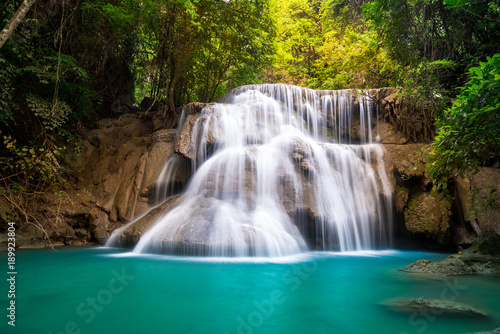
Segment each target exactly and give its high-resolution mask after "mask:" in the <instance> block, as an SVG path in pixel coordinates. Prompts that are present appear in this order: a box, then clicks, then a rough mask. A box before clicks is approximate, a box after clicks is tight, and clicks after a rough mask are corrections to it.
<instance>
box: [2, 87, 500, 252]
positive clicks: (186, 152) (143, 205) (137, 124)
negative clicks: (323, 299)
mask: <svg viewBox="0 0 500 334" xmlns="http://www.w3.org/2000/svg"><path fill="white" fill-rule="evenodd" d="M395 93H396V92H395V90H393V89H380V90H371V91H370V95H371V96H372V98H373V99H374V100H376V101H377V103H378V104H379V114H378V119H376V118H377V115H373V119H372V122H371V124H372V125H373V128H374V131H378V132H379V134H380V140H379V141H380V143H382V144H383V148H384V159H383V163H384V165H385V170H386V177H387V178H388V180H389V181H390V183H391V186H392V191H393V200H394V214H395V221H396V226H395V231H396V234H397V235H401V236H406V237H409V238H417V239H421V240H424V241H426V242H429V243H432V244H434V245H442V246H450V245H462V244H470V243H472V242H473V241H474V239H475V237H476V235H477V233H478V232H479V230H481V231H485V230H495V231H497V233H500V219H499V218H500V212H499V210H497V208H496V207H494V201H492V200H491V198H493V195H494V194H495V192H494V191H493V189H500V172H499V171H498V170H497V169H492V168H483V169H481V171H480V173H479V174H478V175H477V176H476V177H475V178H474V180H472V181H469V180H463V179H458V180H454V189H455V191H456V200H455V201H454V202H453V204H452V205H450V204H449V203H447V202H445V201H442V200H440V199H439V198H437V197H436V196H434V195H432V194H431V189H432V181H431V180H430V178H429V176H428V175H427V173H426V172H425V164H426V154H425V151H423V150H425V149H426V148H428V146H429V143H428V142H415V139H417V140H418V139H419V138H424V137H425V136H426V135H427V134H425V133H424V132H425V131H428V130H427V127H426V126H424V125H422V126H418V125H417V126H414V127H412V129H413V130H412V131H413V132H412V137H413V140H414V141H410V140H408V139H407V138H406V137H405V136H404V135H403V134H402V133H401V132H400V131H398V130H397V129H398V128H400V126H399V125H398V124H396V123H397V119H398V118H403V117H404V115H405V113H409V112H414V111H413V110H412V109H411V108H408V106H405V104H404V103H402V102H401V101H398V99H397V98H396V95H395ZM204 106H205V105H204V104H201V103H192V104H190V105H188V106H187V117H186V120H185V122H184V124H188V125H190V126H184V127H183V128H182V130H181V131H180V132H179V134H178V137H177V140H174V139H175V130H174V129H164V128H163V122H162V121H161V115H160V114H159V113H158V114H154V113H149V114H147V113H144V112H139V113H135V114H126V115H122V116H121V117H120V118H118V119H104V120H101V121H99V123H98V126H97V128H96V129H94V130H91V131H84V132H82V138H83V140H82V146H83V151H82V153H81V155H80V160H81V170H80V172H79V173H78V174H77V176H76V178H75V179H74V180H72V182H68V183H67V184H66V185H65V186H64V189H62V192H61V193H60V194H58V195H53V194H49V195H46V196H44V198H43V199H42V201H43V202H42V203H40V207H41V209H40V217H39V218H40V219H39V220H40V221H42V222H44V224H43V227H42V228H40V226H36V225H35V224H26V223H22V222H18V233H17V237H18V246H25V247H29V246H43V245H46V244H47V238H46V236H48V237H49V238H50V240H51V242H52V244H53V245H62V244H65V245H83V244H90V243H99V244H102V243H104V242H105V241H106V240H107V239H108V238H109V236H110V235H111V233H112V231H113V230H115V229H116V228H118V227H121V226H124V225H125V224H126V223H128V222H131V221H132V220H134V219H136V218H138V217H141V215H143V214H144V213H145V212H146V211H147V210H148V209H149V208H150V207H151V206H152V205H154V204H156V203H153V198H154V197H155V196H153V195H154V194H156V196H158V193H159V192H162V191H163V192H165V191H166V192H169V191H170V193H175V191H176V190H178V189H181V188H182V187H183V185H185V184H186V183H187V181H188V179H189V176H190V170H189V167H190V165H191V163H190V162H189V161H190V160H194V157H193V152H192V145H191V144H190V143H189V140H190V138H191V133H190V131H192V125H193V124H194V122H195V121H196V120H197V119H198V117H200V111H201V109H202V108H203V107H204ZM395 120H396V121H395ZM375 128H377V129H376V130H375ZM419 129H420V130H419ZM419 131H421V132H422V133H421V134H420V133H419ZM358 135H359V134H358ZM349 136H351V137H352V138H353V139H355V138H356V136H357V134H356V126H355V124H354V126H353V131H352V133H351V134H349ZM208 138H209V140H210V136H209V137H208ZM207 144H210V143H207ZM299 146H300V145H299ZM299 146H298V147H297V150H295V151H294V152H291V154H292V155H293V156H292V157H291V158H292V159H302V160H301V164H299V165H300V166H301V168H303V169H304V170H306V169H307V168H308V165H307V161H303V160H304V155H303V154H302V156H301V154H300V153H301V152H300V151H301V150H300V147H299ZM174 153H177V154H178V155H179V156H180V157H181V158H180V159H181V166H180V167H179V168H177V169H176V172H175V173H176V175H175V176H174V179H175V184H170V185H165V184H162V183H161V182H157V180H158V179H159V176H160V174H161V173H162V170H163V168H164V165H165V162H166V161H167V159H168V157H169V156H171V155H172V154H174ZM375 160H376V159H374V161H375ZM377 163H381V162H376V161H375V162H374V164H377ZM160 179H161V178H160ZM285 186H286V185H285ZM472 187H474V188H476V189H478V190H477V195H476V196H475V197H474V198H472V196H471V194H472V193H473V192H472V191H471V189H472ZM166 188H168V189H170V190H165V189H166ZM285 188H286V187H285ZM207 189H208V188H207ZM209 190H210V189H208V190H207V191H209ZM61 194H62V195H61ZM284 199H285V203H284V205H285V206H290V210H287V211H289V215H291V216H293V215H294V214H295V213H296V212H297V211H300V212H303V213H304V214H306V215H307V216H310V217H309V218H311V219H314V215H315V213H314V212H312V211H311V210H308V208H307V207H305V208H295V207H293V208H292V207H291V206H292V204H293V203H292V202H293V201H291V200H290V201H288V202H287V200H286V196H284ZM176 200H177V199H176V197H173V198H172V199H170V200H169V201H168V202H167V203H166V204H165V205H162V206H160V207H159V208H158V209H156V211H154V212H152V213H151V214H150V215H148V216H149V218H147V217H145V218H143V219H141V220H139V221H138V222H137V223H135V224H134V225H132V226H130V227H128V228H126V229H124V230H123V231H122V235H123V240H125V241H126V244H128V245H130V246H131V245H133V244H134V243H136V242H137V240H138V238H140V236H141V235H142V234H143V233H144V231H145V230H147V228H148V227H149V226H150V225H152V224H153V223H154V222H153V220H154V219H152V218H151V217H154V216H155V215H156V216H157V215H160V214H162V213H164V212H166V211H168V210H169V209H170V208H171V207H173V206H174V205H175V202H176ZM485 203H486V204H488V203H489V206H488V205H485ZM492 203H493V204H492ZM471 208H473V212H471ZM0 220H2V221H4V222H5V221H12V220H16V217H15V215H14V214H13V212H12V211H11V210H10V208H9V207H7V206H6V205H5V203H2V202H0ZM2 225H3V224H2ZM0 241H1V242H2V246H6V242H5V241H6V240H0Z"/></svg>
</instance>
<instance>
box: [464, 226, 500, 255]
mask: <svg viewBox="0 0 500 334" xmlns="http://www.w3.org/2000/svg"><path fill="white" fill-rule="evenodd" d="M466 252H468V253H481V254H485V255H493V256H500V235H498V234H497V233H496V232H494V231H485V232H483V233H481V235H480V236H479V237H478V238H477V239H476V241H474V243H473V244H472V246H470V247H469V248H467V250H466Z"/></svg>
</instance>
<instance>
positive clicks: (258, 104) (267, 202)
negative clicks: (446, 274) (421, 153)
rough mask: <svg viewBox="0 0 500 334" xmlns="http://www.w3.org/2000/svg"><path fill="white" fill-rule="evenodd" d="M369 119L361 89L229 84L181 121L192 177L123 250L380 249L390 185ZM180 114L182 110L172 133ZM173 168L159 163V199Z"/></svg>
mask: <svg viewBox="0 0 500 334" xmlns="http://www.w3.org/2000/svg"><path fill="white" fill-rule="evenodd" d="M377 115H378V114H377V107H376V105H375V104H374V103H372V101H371V99H370V97H369V96H368V94H367V93H365V92H361V91H357V92H350V91H346V90H343V91H342V90H341V91H314V90H311V89H305V88H301V87H296V86H290V85H282V84H277V85H251V86H243V87H239V88H236V89H234V90H233V91H231V92H229V93H228V94H226V95H225V96H224V97H223V98H221V100H220V101H219V103H216V104H210V105H207V106H206V107H205V108H204V109H203V110H202V111H201V114H200V115H199V117H198V118H197V119H196V122H195V123H194V124H193V125H192V129H191V138H190V147H189V152H190V154H191V163H192V170H193V171H194V173H193V175H192V177H191V179H190V181H189V183H188V185H187V186H186V188H185V190H184V192H183V193H182V195H181V199H180V202H179V204H178V205H177V206H176V207H175V208H173V209H172V210H170V211H169V212H167V213H166V214H165V215H163V216H162V217H161V218H160V219H159V220H158V221H157V222H156V223H155V224H154V226H152V227H151V228H150V229H149V230H148V231H147V232H146V233H145V234H144V235H143V236H142V237H141V239H140V240H139V242H138V243H137V245H136V247H135V248H134V252H137V253H169V254H194V255H209V256H284V255H290V254H294V253H299V252H303V251H305V250H307V249H322V250H340V251H353V250H366V249H373V248H380V247H385V246H388V245H390V242H391V233H390V231H391V220H392V217H391V214H390V213H391V211H392V199H391V195H390V194H391V192H392V191H391V189H390V188H391V187H390V185H389V182H388V180H387V177H386V175H385V170H384V165H383V160H382V157H383V149H382V147H381V146H380V145H379V144H376V143H374V138H375V139H376V140H377V139H378V138H379V134H378V133H377V132H376V130H377V126H376V124H375V123H376V119H377ZM185 120H186V114H185V112H183V115H182V117H181V121H180V125H179V130H178V131H181V129H182V127H183V126H189V124H187V123H186V122H185ZM179 164H180V162H179V155H174V156H172V157H171V158H170V159H169V161H168V162H167V164H166V166H165V169H164V171H163V172H162V175H161V176H160V179H159V183H161V185H162V186H159V187H158V188H157V189H159V190H158V192H159V193H158V194H157V196H158V198H159V199H160V201H164V200H165V199H166V196H167V195H168V191H167V192H166V190H165V187H166V186H165V185H168V184H170V183H169V178H172V175H174V174H175V170H174V169H175V168H178V166H179ZM162 187H163V188H162ZM165 194H167V195H165Z"/></svg>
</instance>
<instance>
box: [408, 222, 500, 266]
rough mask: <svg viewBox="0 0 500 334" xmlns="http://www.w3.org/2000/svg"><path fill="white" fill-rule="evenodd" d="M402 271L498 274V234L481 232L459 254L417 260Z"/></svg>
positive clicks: (499, 254)
mask: <svg viewBox="0 0 500 334" xmlns="http://www.w3.org/2000/svg"><path fill="white" fill-rule="evenodd" d="M401 270H403V271H407V272H414V273H431V274H444V275H470V274H493V275H499V274H500V235H498V234H496V233H495V232H491V231H490V232H483V233H482V234H481V236H480V237H479V238H478V239H477V240H476V241H475V242H474V243H473V244H472V246H471V247H470V248H468V249H466V250H465V251H463V252H461V253H459V254H453V255H450V256H448V257H447V258H446V259H444V260H442V261H439V262H433V261H429V260H418V261H416V262H414V263H412V264H410V265H408V266H406V267H404V268H401Z"/></svg>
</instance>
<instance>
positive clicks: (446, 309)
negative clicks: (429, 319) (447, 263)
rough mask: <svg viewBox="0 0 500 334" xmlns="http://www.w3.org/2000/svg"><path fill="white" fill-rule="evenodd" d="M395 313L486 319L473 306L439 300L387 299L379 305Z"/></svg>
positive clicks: (423, 298)
mask: <svg viewBox="0 0 500 334" xmlns="http://www.w3.org/2000/svg"><path fill="white" fill-rule="evenodd" d="M381 304H382V305H385V306H387V307H389V308H391V309H392V310H394V311H396V312H401V313H410V314H411V313H414V312H419V313H424V312H425V313H426V314H429V313H431V314H433V315H443V316H453V315H460V316H480V317H486V316H488V314H487V313H486V312H484V311H482V310H479V309H477V308H475V307H473V306H470V305H467V304H462V303H458V302H454V301H445V300H439V299H430V298H426V297H420V298H409V299H406V298H396V299H389V300H386V301H384V302H382V303H381Z"/></svg>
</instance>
